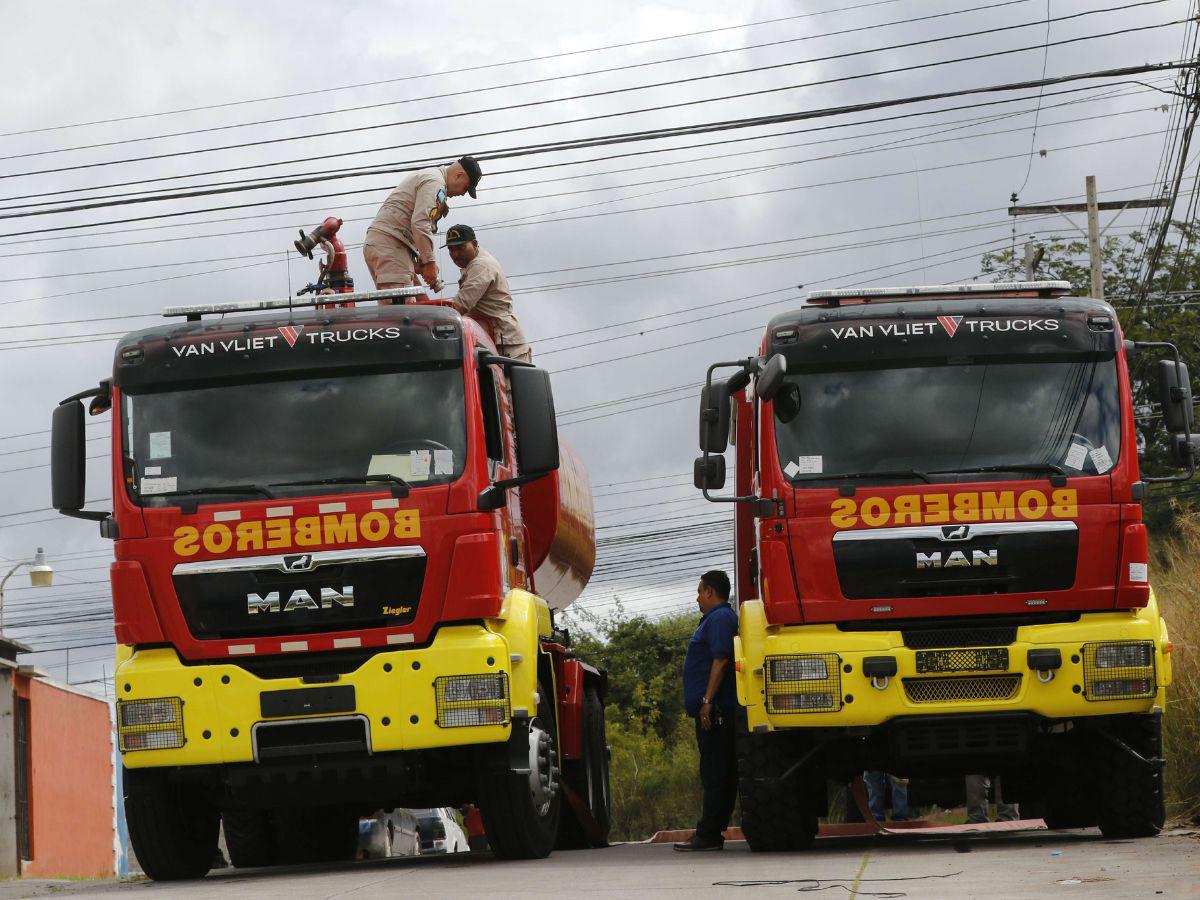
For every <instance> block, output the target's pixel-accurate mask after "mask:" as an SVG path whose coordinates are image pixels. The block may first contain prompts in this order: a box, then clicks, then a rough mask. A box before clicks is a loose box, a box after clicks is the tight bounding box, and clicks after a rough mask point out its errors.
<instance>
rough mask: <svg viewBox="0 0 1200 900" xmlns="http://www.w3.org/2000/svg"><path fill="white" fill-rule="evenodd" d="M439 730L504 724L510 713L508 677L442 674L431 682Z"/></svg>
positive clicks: (500, 675)
mask: <svg viewBox="0 0 1200 900" xmlns="http://www.w3.org/2000/svg"><path fill="white" fill-rule="evenodd" d="M433 690H434V698H435V700H436V702H437V724H438V727H440V728H462V727H464V726H468V725H504V724H505V723H507V722H508V719H509V716H510V714H511V712H510V709H509V702H508V674H507V673H506V672H497V673H495V674H489V675H443V676H442V677H440V678H438V679H436V680H435V681H434V683H433Z"/></svg>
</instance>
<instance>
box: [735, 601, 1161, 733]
mask: <svg viewBox="0 0 1200 900" xmlns="http://www.w3.org/2000/svg"><path fill="white" fill-rule="evenodd" d="M740 617H741V626H740V628H739V636H738V638H737V639H736V640H735V646H734V660H735V670H736V676H737V690H738V700H739V702H740V703H741V704H742V705H743V706H745V707H746V714H747V719H748V725H749V727H750V729H751V730H754V729H755V728H757V729H758V730H760V731H761V730H763V729H764V728H766V729H770V730H774V729H779V728H812V727H817V728H822V727H847V726H874V725H881V724H883V723H885V722H887V721H889V720H891V719H894V718H898V717H900V716H945V715H948V714H959V713H1023V712H1028V713H1034V714H1037V715H1040V716H1044V717H1046V718H1049V719H1066V718H1074V717H1078V716H1099V715H1111V714H1114V713H1130V712H1149V711H1150V710H1152V709H1154V708H1155V707H1159V708H1162V707H1163V705H1164V703H1165V700H1166V692H1165V688H1166V687H1167V685H1169V684H1170V683H1171V656H1170V651H1169V649H1168V645H1169V641H1168V640H1167V629H1166V624H1165V623H1164V622H1163V620H1162V618H1161V617H1160V615H1159V611H1158V605H1157V602H1156V601H1155V599H1154V597H1153V596H1151V598H1150V603H1149V605H1148V606H1147V607H1146V608H1145V609H1142V610H1136V611H1133V612H1125V611H1122V612H1111V613H1087V614H1084V615H1083V616H1081V617H1080V620H1079V621H1078V622H1068V623H1060V624H1046V625H1026V626H1022V627H1020V628H1018V629H1017V640H1016V642H1015V643H1014V644H1011V645H1009V646H1008V669H1007V670H1006V672H1007V674H1009V675H1015V676H1020V677H1019V679H1015V680H1017V682H1018V683H1017V687H1016V689H1015V691H1014V692H1013V693H1012V694H1011V696H1006V697H1004V698H1003V699H998V700H952V701H938V702H915V701H914V700H913V699H912V698H911V697H910V696H909V693H908V691H906V689H905V684H904V682H905V679H916V678H927V677H929V676H927V675H920V674H919V673H918V672H917V663H916V658H917V652H918V651H916V650H912V649H909V648H908V647H906V646H905V645H904V638H903V636H902V635H901V633H900V632H899V631H841V630H839V629H838V628H837V626H835V625H784V626H777V625H769V624H768V623H767V620H766V616H765V615H764V612H763V606H762V603H761V602H759V601H751V602H748V603H743V604H742V605H741V607H740ZM1139 640H1141V641H1152V642H1153V643H1154V657H1155V658H1154V663H1155V676H1156V692H1155V694H1154V696H1153V697H1148V698H1145V699H1137V700H1095V699H1093V700H1088V699H1087V698H1086V696H1085V691H1084V690H1083V687H1084V678H1083V663H1082V647H1083V645H1084V644H1085V643H1090V642H1096V641H1139ZM1035 648H1057V649H1059V651H1060V652H1061V655H1062V667H1061V668H1060V669H1058V670H1057V671H1056V672H1055V674H1054V677H1053V678H1052V679H1051V680H1049V681H1042V680H1039V678H1038V674H1037V673H1036V672H1034V671H1032V670H1030V669H1029V668H1028V666H1027V664H1026V651H1028V650H1030V649H1035ZM794 654H836V656H837V659H836V661H835V665H836V673H837V676H838V683H837V690H838V691H839V696H840V698H841V699H840V701H839V703H838V707H839V708H837V709H835V710H830V711H817V710H814V711H810V712H786V713H781V712H768V711H767V706H766V693H767V690H766V689H767V684H766V675H765V661H766V658H767V657H770V656H787V655H794ZM869 656H891V657H894V658H895V659H896V664H897V674H896V676H894V677H892V678H890V679H888V680H887V682H886V684H882V683H881V682H880V681H879V680H877V681H876V682H875V684H874V685H873V684H872V681H871V679H870V678H868V677H867V676H866V675H864V674H863V659H864V658H865V657H869ZM966 674H967V673H944V676H945V677H954V676H956V675H957V676H962V675H966ZM971 674H974V673H971ZM988 674H996V675H999V674H1002V673H999V672H997V673H988ZM941 675H942V673H939V676H941ZM911 686H912V685H911V682H910V687H911Z"/></svg>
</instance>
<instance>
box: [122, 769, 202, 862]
mask: <svg viewBox="0 0 1200 900" xmlns="http://www.w3.org/2000/svg"><path fill="white" fill-rule="evenodd" d="M124 785H125V819H126V822H127V823H128V825H129V842H130V844H132V845H133V852H134V854H135V855H136V856H137V860H138V863H139V864H140V865H141V867H142V871H144V872H145V873H146V874H147V875H148V876H150V878H152V879H154V880H155V881H183V880H185V879H191V878H203V877H204V876H205V875H206V874H208V870H209V869H210V868H211V867H212V862H213V858H214V857H215V856H216V854H217V839H218V837H219V834H220V830H221V815H220V812H219V811H218V810H217V808H216V807H215V806H213V805H212V804H210V803H209V802H208V801H207V800H206V799H205V798H204V797H203V795H202V794H201V793H200V791H199V790H198V789H197V788H195V787H194V786H192V785H188V784H172V783H171V782H169V781H168V780H167V777H166V773H165V772H160V771H156V770H154V769H125V771H124Z"/></svg>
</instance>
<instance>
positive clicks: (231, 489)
mask: <svg viewBox="0 0 1200 900" xmlns="http://www.w3.org/2000/svg"><path fill="white" fill-rule="evenodd" d="M197 494H258V495H259V496H262V497H266V498H267V499H268V500H274V499H275V495H274V494H272V493H271V491H270V490H268V489H267V488H266V487H265V486H263V485H261V484H227V485H223V486H219V487H197V488H187V489H185V490H182V491H162V492H161V493H155V494H146V495H145V496H148V497H167V496H169V497H189V496H196V495H197Z"/></svg>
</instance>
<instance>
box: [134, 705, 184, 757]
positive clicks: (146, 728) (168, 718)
mask: <svg viewBox="0 0 1200 900" xmlns="http://www.w3.org/2000/svg"><path fill="white" fill-rule="evenodd" d="M117 734H118V737H119V739H120V745H121V752H122V753H125V752H128V751H131V750H173V749H175V748H177V747H182V746H183V745H184V744H185V743H186V741H185V738H184V733H183V700H181V699H180V698H179V697H156V698H154V699H152V700H119V701H117Z"/></svg>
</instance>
